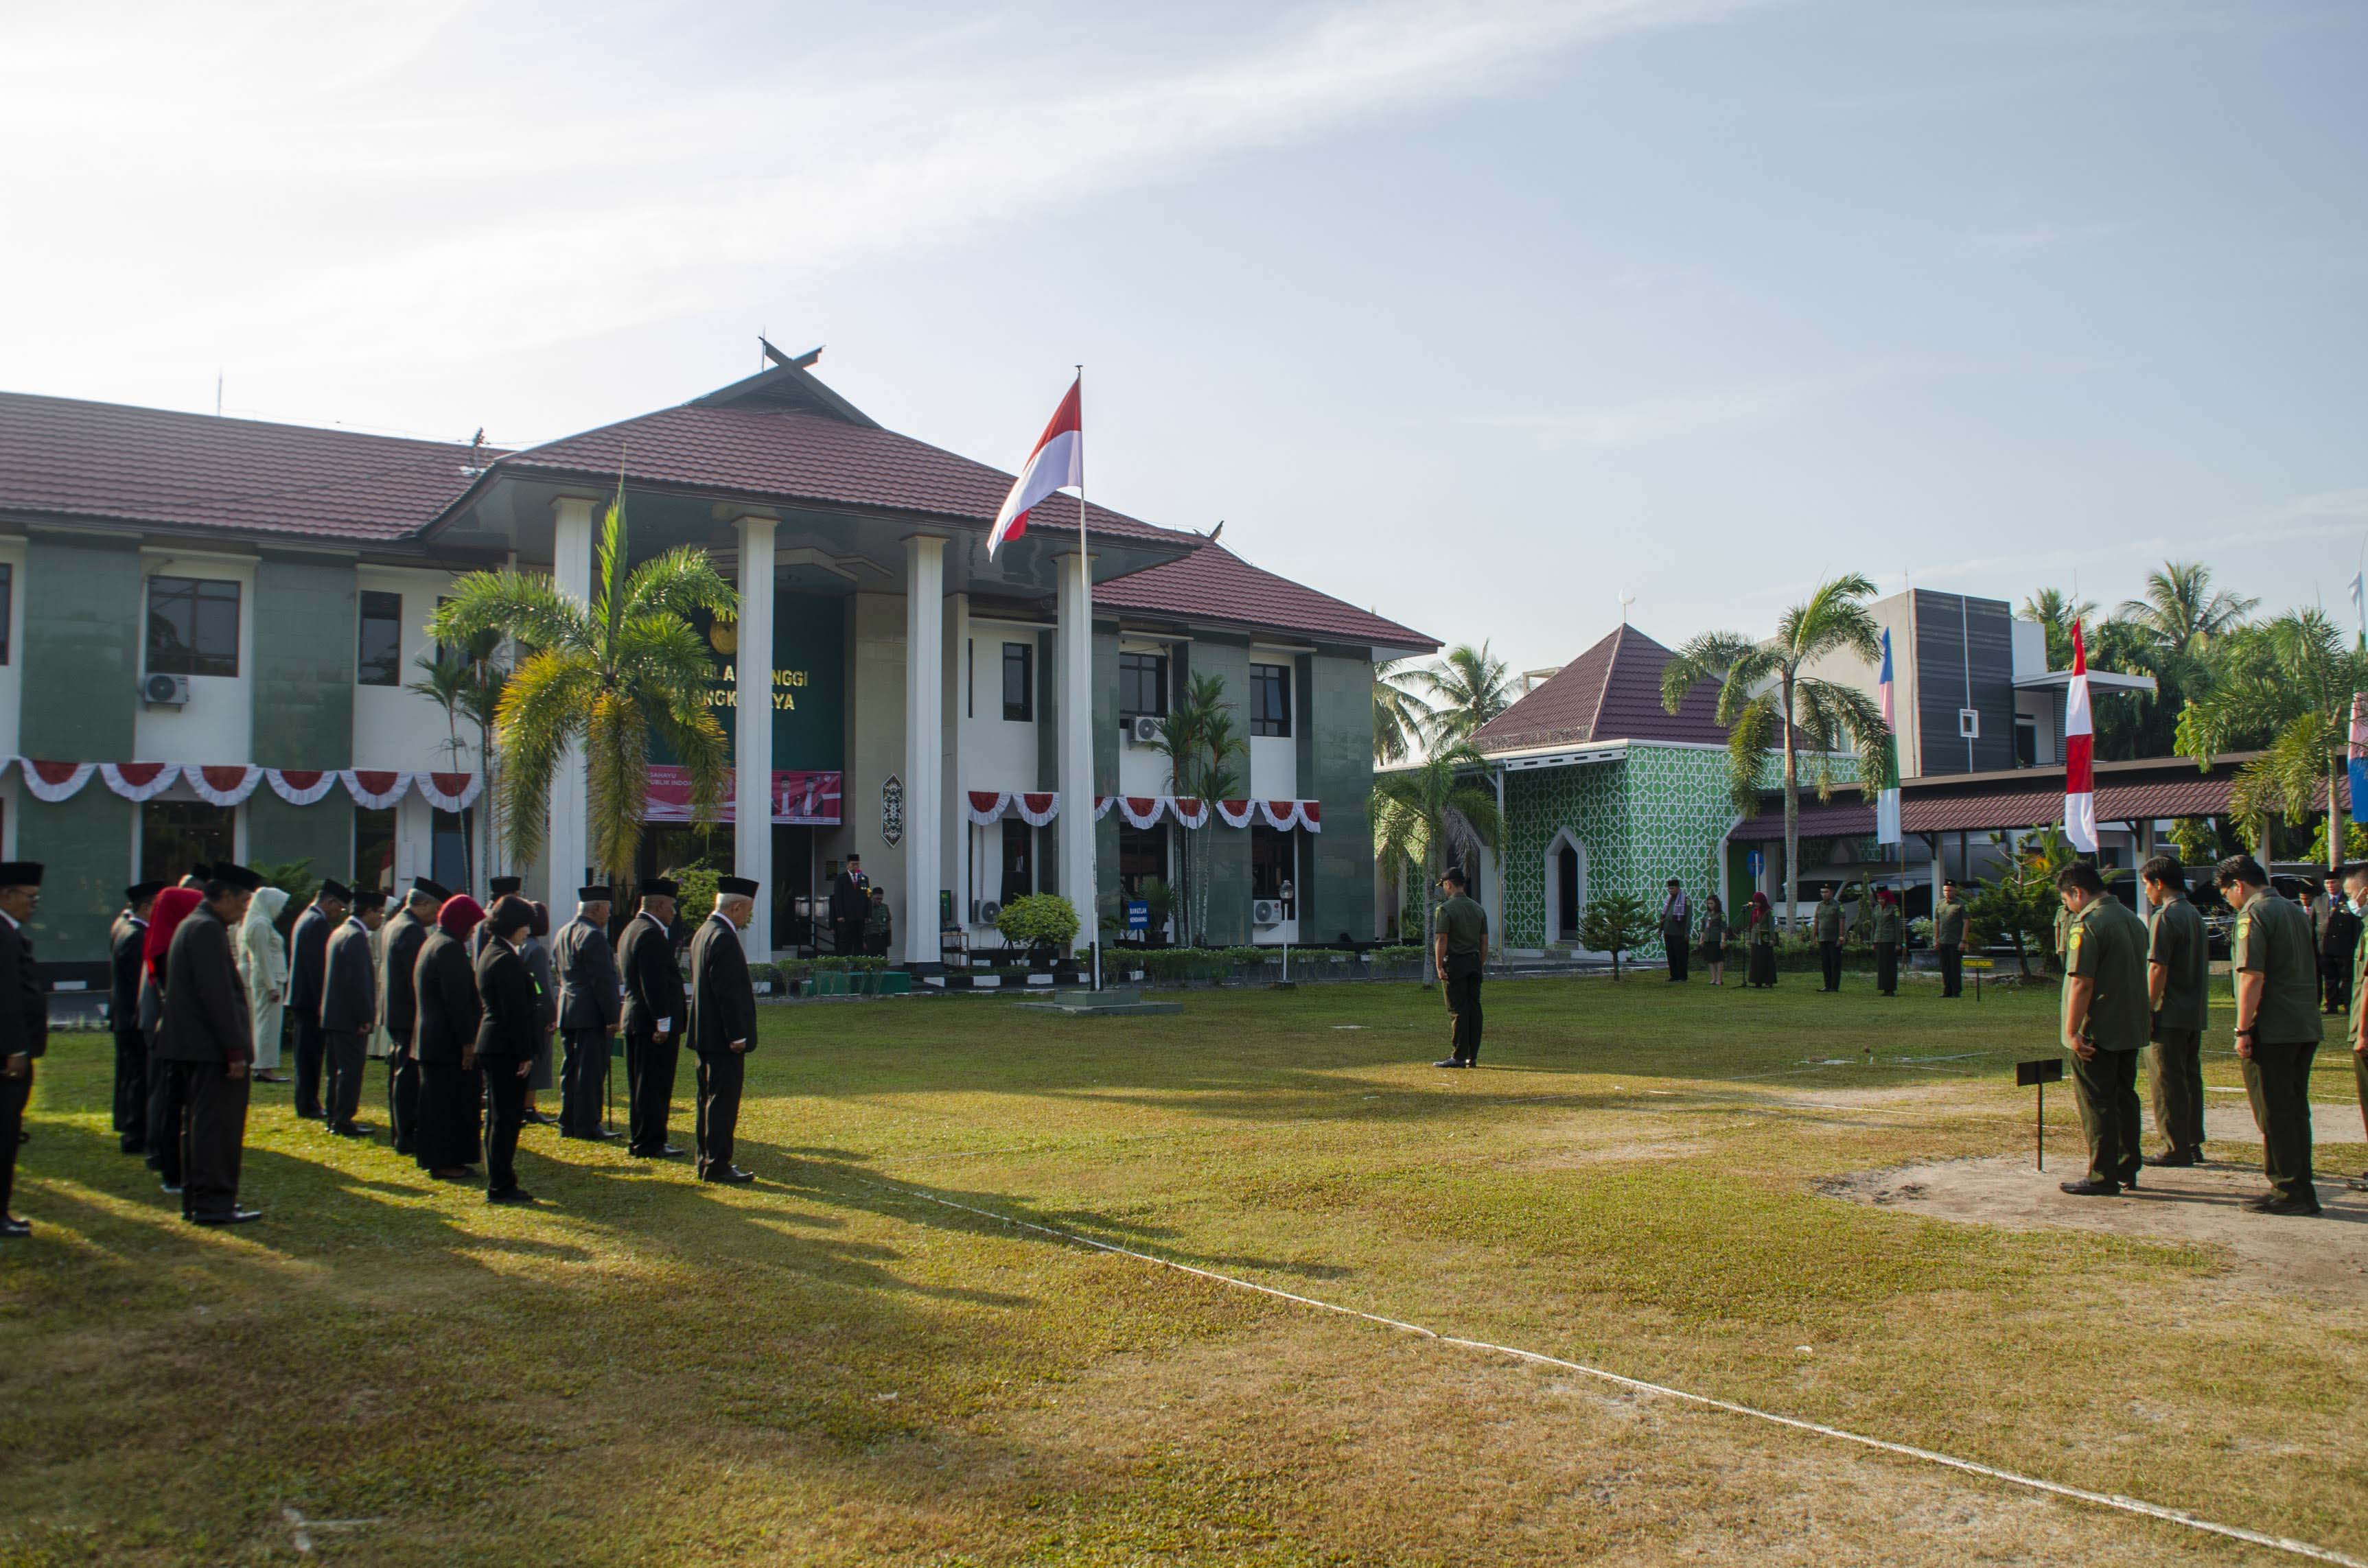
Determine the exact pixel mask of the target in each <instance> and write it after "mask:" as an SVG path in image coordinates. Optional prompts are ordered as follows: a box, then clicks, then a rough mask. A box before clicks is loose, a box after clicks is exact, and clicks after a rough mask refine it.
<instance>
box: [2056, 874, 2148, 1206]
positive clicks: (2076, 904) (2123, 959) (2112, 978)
mask: <svg viewBox="0 0 2368 1568" xmlns="http://www.w3.org/2000/svg"><path fill="white" fill-rule="evenodd" d="M2055 891H2056V893H2057V895H2058V897H2059V898H2060V899H2061V900H2062V902H2063V904H2064V907H2065V909H2066V911H2067V912H2068V913H2069V914H2070V915H2071V916H2072V923H2071V925H2070V926H2069V927H2068V928H2067V929H2066V935H2065V949H2064V1014H2063V1030H2062V1032H2063V1039H2064V1048H2065V1049H2066V1051H2070V1052H2071V1053H2072V1081H2073V1085H2074V1087H2075V1088H2076V1089H2077V1090H2078V1096H2076V1097H2077V1098H2078V1101H2079V1106H2080V1130H2081V1131H2083V1132H2084V1133H2086V1134H2087V1135H2088V1139H2089V1174H2088V1176H2086V1177H2085V1178H2084V1179H2082V1180H2079V1181H2067V1182H2061V1183H2059V1184H2057V1185H2058V1186H2059V1187H2061V1188H2062V1189H2063V1190H2064V1191H2066V1192H2068V1193H2070V1194H2072V1195H2073V1196H2074V1197H2076V1198H2112V1197H2115V1196H2117V1195H2118V1194H2119V1193H2120V1192H2121V1190H2122V1188H2123V1187H2135V1186H2137V1184H2138V1167H2139V1166H2140V1165H2142V1164H2143V1163H2144V1162H2143V1161H2142V1160H2141V1158H2140V1156H2139V1153H2138V1089H2137V1083H2138V1052H2139V1051H2143V1050H2144V1049H2145V1048H2146V1029H2147V1020H2148V1018H2149V1017H2150V1016H2151V1014H2152V1012H2153V1002H2152V999H2151V997H2150V996H2149V994H2148V993H2147V988H2146V926H2144V925H2143V924H2142V923H2141V922H2140V921H2139V919H2138V917H2137V916H2136V915H2133V914H2132V913H2130V909H2129V906H2128V905H2127V904H2125V903H2123V902H2122V901H2121V900H2120V899H2117V898H2115V897H2113V896H2112V894H2110V893H2108V892H2105V880H2104V879H2103V878H2102V877H2100V876H2099V875H2098V874H2097V868H2096V867H2094V866H2091V865H2089V863H2088V862H2087V861H2085V860H2076V861H2074V862H2073V863H2072V864H2071V865H2069V866H2066V867H2065V868H2064V869H2063V870H2061V871H2058V872H2057V873H2056V874H2055Z"/></svg>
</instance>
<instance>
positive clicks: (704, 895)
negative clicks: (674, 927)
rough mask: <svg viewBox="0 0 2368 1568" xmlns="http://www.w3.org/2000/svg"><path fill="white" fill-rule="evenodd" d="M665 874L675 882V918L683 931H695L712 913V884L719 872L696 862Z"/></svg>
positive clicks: (704, 863)
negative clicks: (680, 923) (682, 927)
mask: <svg viewBox="0 0 2368 1568" xmlns="http://www.w3.org/2000/svg"><path fill="white" fill-rule="evenodd" d="M666 876H668V877H670V878H672V879H673V880H674V883H675V900H674V905H675V918H676V919H677V920H679V921H681V922H682V924H683V926H685V927H686V928H687V929H689V930H693V931H696V930H697V929H699V927H700V926H703V925H705V924H706V923H707V917H708V916H709V915H712V914H714V913H715V882H716V879H717V878H719V877H721V876H723V872H721V871H719V870H717V869H715V868H714V867H712V866H711V865H709V864H708V863H707V862H706V861H704V860H700V861H694V862H693V863H691V864H690V865H688V866H676V867H673V868H671V869H668V870H667V871H666Z"/></svg>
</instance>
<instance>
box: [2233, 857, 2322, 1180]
mask: <svg viewBox="0 0 2368 1568" xmlns="http://www.w3.org/2000/svg"><path fill="white" fill-rule="evenodd" d="M2214 881H2216V882H2217V883H2218V884H2219V888H2220V892H2221V896H2223V897H2224V898H2226V899H2227V901H2228V903H2229V906H2230V907H2231V908H2233V909H2235V910H2236V912H2237V931H2236V935H2235V936H2234V937H2231V938H2230V940H2229V944H2228V956H2229V959H2230V960H2231V961H2230V963H2229V968H2230V969H2231V970H2232V971H2235V974H2236V977H2237V1055H2238V1056H2239V1057H2242V1058H2243V1059H2244V1062H2245V1093H2246V1094H2247V1095H2248V1096H2249V1097H2250V1098H2251V1099H2252V1102H2253V1119H2254V1121H2255V1122H2257V1123H2259V1124H2260V1129H2261V1169H2262V1172H2263V1174H2264V1175H2266V1176H2268V1177H2269V1178H2270V1188H2271V1190H2270V1191H2268V1192H2266V1193H2264V1194H2262V1195H2261V1196H2260V1197H2259V1198H2249V1199H2246V1200H2245V1207H2246V1208H2248V1209H2250V1210H2254V1211H2255V1212H2256V1213H2261V1214H2316V1213H2317V1212H2318V1189H2317V1187H2313V1186H2312V1185H2311V1179H2310V1061H2311V1058H2312V1057H2314V1056H2316V1055H2317V1054H2318V1042H2319V1040H2320V1026H2319V1017H2318V955H2317V953H2316V952H2315V951H2313V949H2312V945H2311V939H2310V914H2309V912H2308V911H2307V910H2305V909H2304V908H2303V906H2302V905H2300V904H2298V903H2294V901H2293V900H2292V899H2288V898H2280V897H2279V896H2278V895H2277V894H2276V893H2274V892H2271V891H2270V879H2269V874H2268V873H2267V872H2265V871H2263V870H2262V869H2261V863H2260V861H2259V860H2256V859H2254V858H2252V857H2251V856H2250V855H2231V856H2229V857H2228V858H2226V860H2223V861H2221V862H2220V866H2219V869H2218V871H2217V873H2216V874H2215V876H2214Z"/></svg>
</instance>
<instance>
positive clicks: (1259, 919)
mask: <svg viewBox="0 0 2368 1568" xmlns="http://www.w3.org/2000/svg"><path fill="white" fill-rule="evenodd" d="M1250 924H1251V925H1253V926H1280V925H1281V924H1282V900H1281V899H1279V898H1254V899H1252V900H1250Z"/></svg>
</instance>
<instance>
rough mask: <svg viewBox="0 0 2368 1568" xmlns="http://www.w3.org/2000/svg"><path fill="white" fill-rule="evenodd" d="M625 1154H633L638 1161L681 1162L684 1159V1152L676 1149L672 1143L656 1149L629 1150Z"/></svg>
mask: <svg viewBox="0 0 2368 1568" xmlns="http://www.w3.org/2000/svg"><path fill="white" fill-rule="evenodd" d="M625 1153H628V1154H631V1155H632V1156H633V1158H635V1159H637V1160H679V1159H681V1158H682V1151H681V1150H679V1149H677V1148H676V1147H675V1146H674V1145H673V1144H671V1143H667V1144H665V1145H663V1146H661V1147H659V1148H655V1149H628V1150H626V1151H625Z"/></svg>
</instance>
